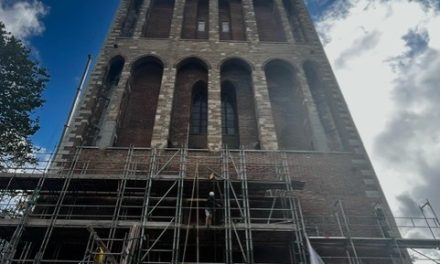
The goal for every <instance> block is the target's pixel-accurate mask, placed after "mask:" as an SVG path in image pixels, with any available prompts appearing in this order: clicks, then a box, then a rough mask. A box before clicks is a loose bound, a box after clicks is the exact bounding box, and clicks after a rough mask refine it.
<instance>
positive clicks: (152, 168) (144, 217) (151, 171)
mask: <svg viewBox="0 0 440 264" xmlns="http://www.w3.org/2000/svg"><path fill="white" fill-rule="evenodd" d="M156 159H157V150H156V149H155V148H153V149H152V150H151V154H150V158H149V166H148V174H147V179H146V188H145V192H144V199H143V204H142V214H141V232H140V241H139V246H138V252H137V263H142V249H143V245H144V241H145V239H146V235H145V231H146V226H147V223H148V220H149V219H148V212H149V204H150V193H151V186H152V184H153V177H154V175H155V174H156V169H157V168H156V167H157V162H156Z"/></svg>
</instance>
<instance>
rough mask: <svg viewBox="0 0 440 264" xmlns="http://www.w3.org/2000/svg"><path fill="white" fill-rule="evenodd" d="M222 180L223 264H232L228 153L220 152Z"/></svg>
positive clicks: (226, 151) (225, 151)
mask: <svg viewBox="0 0 440 264" xmlns="http://www.w3.org/2000/svg"><path fill="white" fill-rule="evenodd" d="M222 164H223V169H222V170H223V179H224V194H223V196H224V212H225V221H224V222H225V263H228V264H230V263H233V262H232V233H231V211H230V206H231V205H230V200H229V184H230V183H229V152H228V150H223V151H222Z"/></svg>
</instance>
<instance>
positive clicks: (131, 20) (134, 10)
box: [121, 0, 144, 37]
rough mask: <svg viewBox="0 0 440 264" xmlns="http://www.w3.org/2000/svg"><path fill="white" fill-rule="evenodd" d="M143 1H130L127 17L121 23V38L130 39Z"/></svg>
mask: <svg viewBox="0 0 440 264" xmlns="http://www.w3.org/2000/svg"><path fill="white" fill-rule="evenodd" d="M143 2H144V0H131V1H130V5H129V6H128V11H127V15H126V16H125V19H124V21H123V22H122V28H121V36H122V37H132V36H133V34H134V31H135V29H136V22H137V20H138V16H139V12H140V10H141V6H142V4H143Z"/></svg>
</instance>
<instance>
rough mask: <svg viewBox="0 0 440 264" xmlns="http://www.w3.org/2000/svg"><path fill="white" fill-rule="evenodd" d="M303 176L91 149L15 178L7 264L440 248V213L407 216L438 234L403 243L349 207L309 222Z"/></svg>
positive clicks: (276, 157) (3, 198)
mask: <svg viewBox="0 0 440 264" xmlns="http://www.w3.org/2000/svg"><path fill="white" fill-rule="evenodd" d="M40 167H41V168H42V167H44V166H41V164H40ZM291 168H292V164H291V162H290V160H289V154H288V153H286V152H277V151H249V150H228V149H224V150H221V151H219V152H210V151H203V150H189V149H186V148H180V149H147V148H127V149H122V148H118V149H116V148H115V149H106V150H100V149H96V148H90V147H80V148H77V149H76V151H75V153H74V154H73V155H72V156H68V155H62V156H59V157H57V158H56V159H54V161H52V162H51V166H50V168H49V169H40V170H39V169H37V170H36V169H35V168H33V169H30V168H8V170H7V171H5V172H3V173H1V174H0V208H1V216H0V231H1V232H0V234H1V235H0V257H1V263H8V264H9V263H11V264H12V263H81V264H91V263H94V264H101V263H112V264H113V263H121V264H129V263H261V264H262V263H265V264H269V263H309V262H308V261H309V260H308V257H309V256H308V254H309V250H308V247H307V241H310V242H311V244H312V246H313V247H314V248H316V249H317V250H318V252H319V253H320V254H321V256H322V258H323V260H324V261H325V263H356V264H357V263H410V260H409V259H408V256H407V253H406V251H405V249H407V248H415V249H417V248H422V249H423V248H425V249H435V248H438V247H439V246H440V244H439V240H438V236H439V235H440V234H439V231H440V223H439V221H438V218H437V216H436V215H435V212H434V210H433V209H432V207H431V205H430V204H429V203H426V204H425V205H423V207H421V209H422V212H423V213H424V214H423V217H422V218H396V222H397V224H398V226H400V227H402V228H408V229H414V228H421V229H423V230H425V229H426V230H427V231H428V232H429V233H428V234H430V235H431V236H432V237H429V238H419V239H408V238H401V237H400V235H399V234H398V233H396V230H395V228H394V226H395V224H394V221H390V220H389V219H387V217H386V214H384V213H383V212H382V211H381V210H382V209H381V208H380V207H377V208H376V209H375V210H374V211H373V212H372V215H369V216H366V217H364V216H359V215H350V214H349V213H347V212H346V210H345V208H344V204H343V201H341V200H338V201H336V202H335V206H334V208H333V209H332V210H333V212H332V213H331V214H325V215H319V214H316V215H310V214H304V212H303V210H302V208H301V203H300V200H301V195H300V193H301V190H303V188H304V186H305V182H302V181H299V180H296V179H295V177H294V176H293V175H292V174H293V173H292V172H291ZM209 192H214V193H215V201H216V206H215V207H214V208H212V209H213V219H212V220H213V222H212V225H209V226H208V225H207V224H206V222H205V217H206V216H205V209H207V206H208V205H207V198H208V193H209ZM427 209H429V210H430V212H431V213H425V212H426V210H427ZM422 221H424V222H422ZM358 230H363V231H364V232H363V233H362V232H361V233H362V234H364V233H365V230H368V232H367V233H369V234H371V236H365V235H362V236H361V234H360V233H357V232H358ZM370 230H371V231H370ZM420 253H421V254H423V252H420ZM424 255H425V257H427V258H429V256H426V254H424ZM433 261H436V260H433ZM434 263H435V262H434Z"/></svg>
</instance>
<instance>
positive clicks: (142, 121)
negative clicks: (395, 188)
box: [0, 0, 409, 263]
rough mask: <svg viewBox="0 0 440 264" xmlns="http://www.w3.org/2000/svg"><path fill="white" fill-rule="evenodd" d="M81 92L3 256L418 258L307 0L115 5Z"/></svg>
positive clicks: (78, 259) (27, 180)
mask: <svg viewBox="0 0 440 264" xmlns="http://www.w3.org/2000/svg"><path fill="white" fill-rule="evenodd" d="M78 102H79V103H78V105H77V107H76V109H75V111H74V113H73V118H72V120H71V122H70V124H69V126H68V128H67V130H66V133H65V134H64V136H63V139H62V142H61V144H60V146H59V148H58V152H57V155H56V156H55V159H54V160H53V162H52V163H51V166H50V168H49V169H48V170H46V171H45V173H43V174H41V175H40V176H39V177H34V176H32V175H31V174H22V175H19V176H17V177H15V178H11V180H10V182H6V181H5V183H4V186H15V187H14V188H15V189H18V190H26V192H22V193H21V194H20V195H22V194H23V195H22V196H23V200H24V201H26V207H25V208H21V207H19V206H20V204H18V203H15V204H14V206H15V207H14V208H15V209H14V210H15V211H16V212H18V213H17V214H15V216H14V217H12V218H10V219H9V220H8V221H6V220H4V221H3V222H4V223H3V224H2V226H3V229H4V230H5V232H4V234H5V235H4V238H3V239H4V240H3V241H4V246H3V248H4V251H3V252H5V253H4V254H3V256H2V257H3V261H4V262H2V263H26V262H19V260H20V261H27V260H33V261H35V262H36V263H49V262H50V263H311V262H310V261H311V256H312V255H313V253H312V251H311V250H310V246H308V243H307V241H310V242H311V246H312V247H313V248H315V250H316V251H317V252H318V254H319V255H321V257H322V258H323V260H324V261H325V263H408V262H409V260H408V259H407V256H406V254H404V252H403V251H401V250H400V249H399V246H396V245H394V244H392V241H395V240H394V239H393V238H399V234H398V231H397V228H396V226H395V223H394V220H393V218H392V215H391V212H390V210H389V208H388V206H387V203H386V201H385V198H384V195H383V193H382V191H381V188H380V186H379V183H378V180H377V178H376V176H375V173H374V171H373V168H372V165H371V164H370V161H369V159H368V157H367V155H366V152H365V150H364V147H363V145H362V142H361V139H360V137H359V134H358V133H357V130H356V128H355V125H354V123H353V120H352V118H351V116H350V113H349V111H348V109H347V106H346V104H345V102H344V99H343V96H342V94H341V91H340V89H339V87H338V84H337V82H336V79H335V76H334V75H333V73H332V70H331V67H330V64H329V62H328V60H327V58H326V56H325V53H324V50H323V48H322V46H321V43H320V41H319V38H318V35H317V33H316V31H315V29H314V26H313V24H312V21H311V19H310V17H309V15H308V13H307V10H306V6H305V5H304V3H303V1H302V0H121V3H120V6H119V8H118V10H117V13H116V16H115V19H114V22H113V25H112V27H111V29H110V31H109V34H108V38H107V40H106V42H105V44H104V46H103V48H102V50H101V53H100V55H99V57H98V59H97V62H96V66H95V69H94V70H93V73H92V74H91V76H90V81H89V83H88V85H87V86H86V88H85V89H84V91H83V93H82V94H81V96H80V97H79V101H78ZM14 184H15V185H14ZM3 188H6V187H3ZM11 188H12V187H11ZM6 189H7V188H6ZM27 190H29V191H27ZM209 192H214V197H215V202H214V205H212V204H209V203H208V196H209V195H208V193H209ZM24 193H25V194H26V195H24ZM208 218H210V219H208ZM0 222H1V221H0ZM374 239H376V240H375V241H374V243H375V244H373V240H374ZM378 241H379V242H378ZM312 263H313V262H312Z"/></svg>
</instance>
